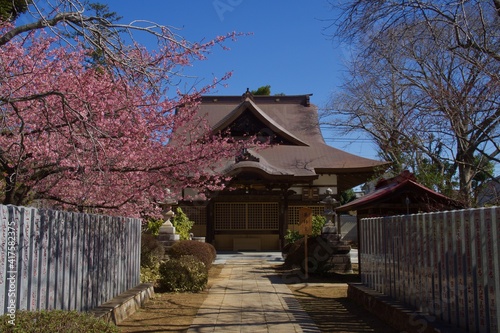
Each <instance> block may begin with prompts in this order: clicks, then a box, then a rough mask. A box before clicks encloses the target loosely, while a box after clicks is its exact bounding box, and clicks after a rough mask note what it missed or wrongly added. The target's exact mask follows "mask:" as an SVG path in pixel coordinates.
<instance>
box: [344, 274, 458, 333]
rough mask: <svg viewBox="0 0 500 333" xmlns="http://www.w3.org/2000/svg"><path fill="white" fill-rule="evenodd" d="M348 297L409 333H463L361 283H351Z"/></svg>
mask: <svg viewBox="0 0 500 333" xmlns="http://www.w3.org/2000/svg"><path fill="white" fill-rule="evenodd" d="M347 297H348V298H349V299H351V300H353V301H354V302H356V303H357V304H358V305H360V306H362V307H364V308H365V309H367V310H368V311H370V312H371V313H373V314H375V315H376V316H377V317H379V318H380V319H382V320H383V321H385V322H386V323H387V324H389V325H390V326H392V327H394V328H395V329H396V330H398V332H399V331H400V332H408V333H463V332H465V330H461V329H459V328H457V327H452V326H451V325H448V324H446V323H444V322H441V321H440V320H439V319H438V318H436V317H435V316H429V315H426V314H424V313H420V312H418V311H416V310H414V309H412V308H410V307H408V306H407V305H405V304H403V303H401V302H399V301H397V300H394V299H392V298H390V297H389V296H387V295H384V294H382V293H379V292H378V291H375V290H373V289H370V288H368V287H366V286H364V285H362V284H360V283H351V284H349V287H348V289H347Z"/></svg>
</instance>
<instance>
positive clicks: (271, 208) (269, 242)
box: [214, 202, 279, 251]
mask: <svg viewBox="0 0 500 333" xmlns="http://www.w3.org/2000/svg"><path fill="white" fill-rule="evenodd" d="M214 229H215V230H214V233H215V247H216V248H217V249H218V250H224V251H270V250H278V249H279V203H278V202H216V203H215V204H214Z"/></svg>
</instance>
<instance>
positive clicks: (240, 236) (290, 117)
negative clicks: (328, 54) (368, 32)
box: [180, 90, 387, 251]
mask: <svg viewBox="0 0 500 333" xmlns="http://www.w3.org/2000/svg"><path fill="white" fill-rule="evenodd" d="M310 96H311V95H294V96H254V95H252V94H251V93H250V92H249V91H248V90H247V92H246V93H245V94H243V95H242V96H204V97H203V98H202V101H201V105H200V107H199V112H200V114H202V115H206V116H207V117H208V121H209V122H210V125H211V127H212V129H213V131H214V132H219V131H227V130H229V132H230V133H231V135H232V136H236V137H242V136H244V135H261V136H264V137H265V138H269V139H270V140H271V141H272V143H273V146H272V147H269V148H266V149H263V150H259V151H255V150H253V149H248V150H245V151H242V152H241V154H240V155H239V156H235V157H234V159H231V160H228V161H225V164H224V166H223V168H222V169H221V172H222V173H224V174H226V175H229V176H231V177H232V180H231V181H230V184H228V187H231V188H233V190H227V191H221V192H217V193H211V194H210V195H209V200H206V201H202V202H188V201H186V202H181V203H180V205H181V207H182V209H183V211H184V212H186V213H187V214H188V216H189V217H190V219H192V220H194V221H195V226H194V228H193V233H194V234H195V236H202V237H205V238H206V241H207V242H210V243H212V244H214V246H215V247H216V248H217V249H218V250H231V251H233V250H263V251H264V250H279V249H280V248H281V247H282V246H283V245H284V236H285V233H286V230H287V229H292V230H293V229H295V228H297V227H298V221H299V216H298V212H299V209H300V208H301V207H309V208H311V209H313V214H323V212H324V206H323V205H322V204H321V203H320V201H321V200H322V199H323V198H324V197H325V196H326V190H327V189H328V188H330V189H332V191H333V194H334V196H337V199H338V195H339V194H340V193H341V192H343V191H345V190H347V189H350V188H353V187H355V186H357V185H359V184H362V183H364V182H366V181H367V180H368V179H370V178H372V177H373V176H374V175H375V174H376V173H377V172H381V171H382V172H383V171H384V170H385V169H386V167H387V163H386V162H380V161H375V160H371V159H367V158H363V157H360V156H356V155H352V154H349V153H347V152H344V151H342V150H339V149H336V148H333V147H330V146H328V145H327V144H326V143H325V140H324V138H323V136H322V134H321V131H320V128H319V125H318V112H317V108H316V107H315V106H314V105H313V104H311V103H310ZM186 193H187V191H186Z"/></svg>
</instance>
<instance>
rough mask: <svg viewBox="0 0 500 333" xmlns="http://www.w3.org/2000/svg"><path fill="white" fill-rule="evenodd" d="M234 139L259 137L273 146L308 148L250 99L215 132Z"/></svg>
mask: <svg viewBox="0 0 500 333" xmlns="http://www.w3.org/2000/svg"><path fill="white" fill-rule="evenodd" d="M228 130H229V133H230V135H231V136H233V137H240V138H241V137H245V136H251V135H257V136H258V137H262V141H268V140H269V139H271V143H272V144H280V145H295V146H308V144H307V143H305V142H304V141H302V140H300V139H299V138H297V137H296V136H295V135H293V134H292V133H290V132H289V131H287V130H286V129H284V128H283V127H282V126H281V125H280V124H278V123H277V122H275V121H274V120H273V119H272V118H270V117H269V116H268V115H267V114H266V113H265V112H263V111H262V110H261V109H260V108H259V107H258V106H257V105H256V104H255V103H254V102H253V101H252V100H251V99H250V98H247V99H245V101H243V102H242V103H241V104H239V105H238V106H237V107H236V108H235V109H234V110H233V111H232V112H230V113H229V114H228V115H227V116H226V117H224V118H223V119H222V120H221V121H219V122H218V123H217V124H216V125H215V126H214V129H213V131H214V132H226V131H228Z"/></svg>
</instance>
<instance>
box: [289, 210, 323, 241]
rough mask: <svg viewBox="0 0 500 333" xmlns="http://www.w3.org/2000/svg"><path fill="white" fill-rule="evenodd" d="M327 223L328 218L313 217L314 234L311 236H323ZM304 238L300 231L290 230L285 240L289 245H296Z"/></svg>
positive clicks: (321, 216)
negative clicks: (322, 232)
mask: <svg viewBox="0 0 500 333" xmlns="http://www.w3.org/2000/svg"><path fill="white" fill-rule="evenodd" d="M325 223H326V218H325V217H324V216H323V215H313V218H312V234H311V235H310V236H312V237H316V236H319V235H321V231H322V230H323V226H324V225H325ZM303 237H304V236H303V235H301V234H299V231H298V230H290V229H288V230H287V231H286V235H285V240H286V242H287V244H290V243H295V242H296V241H298V240H299V239H301V238H303Z"/></svg>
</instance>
